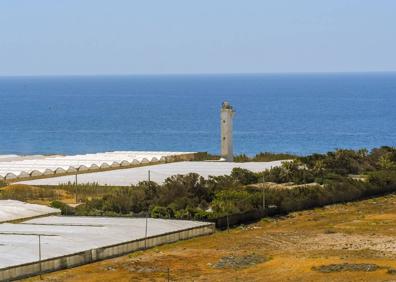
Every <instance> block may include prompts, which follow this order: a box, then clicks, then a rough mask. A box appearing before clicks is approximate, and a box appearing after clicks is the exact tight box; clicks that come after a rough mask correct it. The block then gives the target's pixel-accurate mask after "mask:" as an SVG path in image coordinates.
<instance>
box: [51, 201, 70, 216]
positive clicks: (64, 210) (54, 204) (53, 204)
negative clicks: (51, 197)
mask: <svg viewBox="0 0 396 282" xmlns="http://www.w3.org/2000/svg"><path fill="white" fill-rule="evenodd" d="M50 206H51V207H53V208H55V209H60V210H61V213H62V215H75V209H74V208H72V207H70V206H69V205H67V204H65V203H62V202H60V201H53V202H51V204H50Z"/></svg>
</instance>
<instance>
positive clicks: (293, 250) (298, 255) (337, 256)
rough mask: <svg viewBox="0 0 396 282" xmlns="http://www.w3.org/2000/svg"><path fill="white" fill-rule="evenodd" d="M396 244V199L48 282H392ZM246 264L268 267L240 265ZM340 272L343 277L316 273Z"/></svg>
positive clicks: (267, 225)
mask: <svg viewBox="0 0 396 282" xmlns="http://www.w3.org/2000/svg"><path fill="white" fill-rule="evenodd" d="M395 236H396V196H395V195H391V196H387V197H380V198H376V199H370V200H365V201H361V202H354V203H348V204H339V205H333V206H328V207H325V208H320V209H315V210H309V211H304V212H298V213H293V214H291V215H290V216H287V217H283V218H277V219H271V218H269V219H264V220H262V221H261V222H259V223H256V224H252V225H247V226H244V227H239V228H236V229H233V230H231V231H230V232H227V231H224V232H217V233H216V234H214V235H211V236H207V237H201V238H196V239H192V240H188V241H183V242H178V243H175V244H170V245H165V246H161V247H158V248H155V249H151V250H147V251H144V252H137V253H133V254H131V255H129V256H124V257H120V258H116V259H111V260H106V261H102V262H97V263H94V264H90V265H85V266H81V267H78V268H75V269H69V270H65V271H60V272H57V273H52V274H47V275H45V276H44V279H45V280H46V281H166V280H167V279H168V274H167V269H168V268H169V270H170V272H169V273H170V275H169V277H170V280H171V281H392V280H396V277H395V276H394V275H393V273H395V271H393V270H394V269H395V268H396V260H395V259H396V241H395V240H393V239H394V238H395ZM246 258H265V259H262V260H259V259H255V260H252V262H251V261H249V263H244V264H243V265H237V264H238V262H239V261H242V262H243V261H244V260H245V259H246ZM224 260H226V261H231V264H230V265H231V267H230V266H229V265H228V266H227V267H223V268H222V267H216V266H218V265H219V262H222V261H224ZM235 263H236V265H233V264H235ZM366 264H367V265H377V266H378V268H371V269H370V271H365V270H364V269H365V268H364V267H361V266H362V265H366ZM334 265H335V266H336V268H337V269H341V270H340V271H334V272H332V271H329V272H321V271H317V270H315V269H328V268H330V269H331V268H333V267H334ZM345 265H347V266H348V267H345ZM351 265H352V267H353V265H356V266H357V267H356V269H354V271H349V270H348V269H350V267H351ZM38 280H39V279H38V278H32V279H31V281H38Z"/></svg>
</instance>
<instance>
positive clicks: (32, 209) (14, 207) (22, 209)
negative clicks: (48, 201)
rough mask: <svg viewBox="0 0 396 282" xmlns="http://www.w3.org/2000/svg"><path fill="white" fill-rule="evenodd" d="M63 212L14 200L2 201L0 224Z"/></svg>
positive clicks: (0, 205)
mask: <svg viewBox="0 0 396 282" xmlns="http://www.w3.org/2000/svg"><path fill="white" fill-rule="evenodd" d="M60 212H61V211H60V210H58V209H54V208H50V207H47V206H42V205H34V204H28V203H24V202H20V201H13V200H0V223H2V222H9V221H15V220H22V219H28V218H34V217H39V216H45V215H50V214H57V213H60Z"/></svg>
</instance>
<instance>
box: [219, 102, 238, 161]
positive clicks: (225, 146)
mask: <svg viewBox="0 0 396 282" xmlns="http://www.w3.org/2000/svg"><path fill="white" fill-rule="evenodd" d="M234 113H235V111H234V109H233V108H232V106H231V105H230V104H229V103H228V102H223V104H222V106H221V114H220V123H221V126H220V127H221V159H222V160H225V161H227V162H232V161H233V160H234V150H233V143H232V118H233V116H234Z"/></svg>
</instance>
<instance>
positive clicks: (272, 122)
mask: <svg viewBox="0 0 396 282" xmlns="http://www.w3.org/2000/svg"><path fill="white" fill-rule="evenodd" d="M223 101H229V102H230V103H231V105H232V106H234V108H235V110H236V113H235V116H234V151H235V153H236V154H241V153H244V154H247V155H254V154H256V153H258V152H287V153H293V154H298V155H306V154H310V153H324V152H327V151H330V150H334V149H337V148H350V149H359V148H367V149H371V148H373V147H378V146H383V145H386V146H396V73H336V74H244V75H236V74H235V75H135V76H52V77H50V76H48V77H46V76H42V77H41V76H35V77H33V76H32V77H0V154H79V153H94V152H104V151H115V150H138V151H154V150H155V151H204V152H209V153H213V154H216V153H219V150H220V108H221V104H222V102H223Z"/></svg>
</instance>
